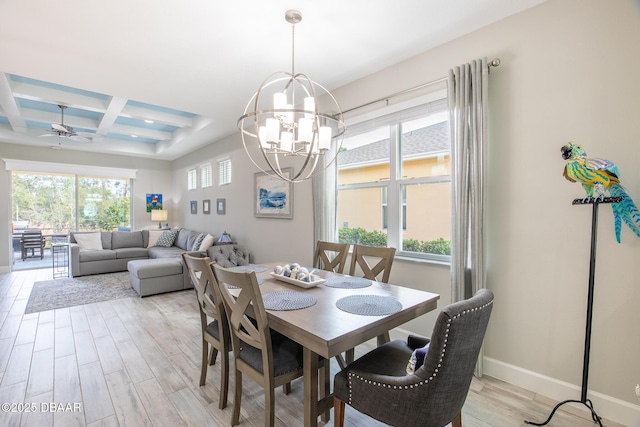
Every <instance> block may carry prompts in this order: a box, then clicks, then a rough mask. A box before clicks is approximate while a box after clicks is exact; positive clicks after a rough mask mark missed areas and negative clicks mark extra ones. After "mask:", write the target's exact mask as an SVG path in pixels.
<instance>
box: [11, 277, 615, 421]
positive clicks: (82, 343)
mask: <svg viewBox="0 0 640 427" xmlns="http://www.w3.org/2000/svg"><path fill="white" fill-rule="evenodd" d="M51 274H52V273H51V269H43V270H32V271H21V272H13V273H10V274H0V403H3V404H4V403H9V404H11V403H13V404H16V405H14V407H13V408H10V409H13V410H20V411H17V412H10V411H9V412H6V411H5V407H4V406H3V411H2V412H0V426H34V427H36V426H37V427H41V426H54V427H68V426H95V427H97V426H133V427H139V426H170V427H176V426H186V425H190V426H218V425H220V426H229V425H230V419H231V405H232V403H231V402H230V405H229V406H228V407H227V408H226V409H225V410H219V409H218V396H219V389H218V386H219V378H220V371H219V367H218V364H216V365H214V366H213V367H210V369H209V374H208V377H207V384H206V385H205V386H204V387H199V386H198V382H199V375H200V354H201V353H200V351H201V350H200V342H201V341H200V331H199V317H198V314H197V311H196V310H197V308H196V302H195V296H194V294H193V291H192V290H190V291H182V292H175V293H170V294H165V295H156V296H152V297H147V298H143V299H140V298H125V299H120V300H114V301H107V302H101V303H94V304H88V305H84V306H77V307H71V308H65V309H59V310H54V311H46V312H41V313H33V314H27V315H25V314H24V309H25V306H26V304H27V300H28V298H29V294H30V292H31V287H32V286H33V283H34V281H40V280H48V279H51ZM362 351H366V345H363V346H359V347H358V349H357V353H361V352H362ZM232 366H233V365H232ZM331 369H332V372H333V373H335V372H337V369H338V367H337V364H335V361H332V366H331ZM302 391H303V390H302V382H301V380H300V379H299V380H296V381H294V383H293V384H292V393H291V394H289V395H284V394H282V392H281V390H280V389H278V390H277V391H276V425H277V426H300V425H302V406H303V400H302V399H303V398H302ZM243 393H244V394H243V398H242V399H243V400H242V412H241V417H240V426H263V425H264V407H263V395H262V391H261V388H260V387H258V386H256V385H255V383H253V382H252V381H251V380H250V379H245V381H244V391H243ZM229 396H230V398H232V396H233V381H231V390H230V392H229ZM25 403H26V404H29V407H28V408H27V409H29V408H31V409H35V411H33V412H26V409H25V408H23V407H18V405H23V404H25ZM555 403H556V402H552V401H550V400H549V399H546V398H543V397H541V396H536V395H535V394H534V393H532V392H529V391H527V390H524V389H521V388H518V387H513V386H510V385H509V384H506V383H504V382H501V381H498V380H495V379H492V378H489V377H484V378H483V379H481V380H474V382H473V384H472V387H471V390H470V392H469V396H468V398H467V403H466V404H465V406H464V409H463V425H464V426H466V427H474V426H482V427H486V426H491V427H501V426H505V427H507V426H508V427H513V426H524V425H525V424H524V422H523V420H524V419H529V420H538V421H541V420H544V419H545V418H546V417H547V416H548V414H549V412H550V411H551V409H552V407H553V406H554V405H555ZM74 405H75V406H76V407H74ZM564 407H565V408H567V410H571V411H572V412H581V411H576V410H574V409H573V408H571V405H565V406H564ZM43 409H44V410H43ZM54 410H55V411H54ZM582 416H584V415H581V414H579V416H576V415H572V414H569V413H567V412H564V411H559V412H558V413H557V414H556V416H555V417H554V419H553V421H552V422H551V423H550V424H549V425H550V426H572V427H573V426H578V427H580V426H593V425H594V423H593V422H592V421H591V420H590V419H586V418H582ZM604 424H605V425H607V426H611V427H615V426H618V425H617V424H615V423H612V422H608V421H606V420H605V421H604ZM328 425H333V422H332V421H330V422H329V423H328ZM346 425H347V426H350V427H353V426H367V427H368V426H378V425H382V424H381V423H378V422H377V421H375V420H372V419H371V418H368V417H366V416H364V415H361V414H359V413H358V412H356V411H355V410H354V409H352V408H349V407H347V410H346Z"/></svg>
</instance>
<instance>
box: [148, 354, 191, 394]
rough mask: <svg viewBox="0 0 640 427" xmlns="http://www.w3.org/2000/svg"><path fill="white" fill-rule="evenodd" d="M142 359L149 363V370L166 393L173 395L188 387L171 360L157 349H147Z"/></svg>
mask: <svg viewBox="0 0 640 427" xmlns="http://www.w3.org/2000/svg"><path fill="white" fill-rule="evenodd" d="M142 357H144V360H146V361H147V364H148V365H149V368H150V369H151V371H152V372H153V374H154V375H155V377H156V379H157V380H158V383H159V384H160V386H161V387H162V389H163V390H164V391H165V393H167V394H169V393H173V392H176V391H178V390H182V389H183V388H185V387H186V386H187V384H186V383H185V382H184V381H183V380H182V377H181V376H180V375H179V374H178V372H176V370H175V369H174V367H173V365H172V364H171V361H170V360H169V358H167V356H165V355H164V354H163V353H162V352H161V351H160V349H158V348H157V347H150V348H147V349H145V351H143V352H142Z"/></svg>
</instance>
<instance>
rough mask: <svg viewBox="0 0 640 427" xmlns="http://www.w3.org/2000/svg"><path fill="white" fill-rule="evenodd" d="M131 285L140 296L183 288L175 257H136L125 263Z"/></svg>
mask: <svg viewBox="0 0 640 427" xmlns="http://www.w3.org/2000/svg"><path fill="white" fill-rule="evenodd" d="M127 270H129V280H130V281H131V287H132V288H133V289H135V291H136V292H137V293H138V294H139V295H140V296H141V297H145V296H148V295H154V294H161V293H163V292H171V291H178V290H182V289H185V286H184V276H183V274H182V262H181V261H180V260H179V259H177V258H155V259H138V260H133V261H129V262H128V263H127Z"/></svg>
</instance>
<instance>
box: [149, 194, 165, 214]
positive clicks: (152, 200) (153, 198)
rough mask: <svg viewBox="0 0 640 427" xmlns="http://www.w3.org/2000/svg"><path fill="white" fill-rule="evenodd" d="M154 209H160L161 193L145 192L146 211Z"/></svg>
mask: <svg viewBox="0 0 640 427" xmlns="http://www.w3.org/2000/svg"><path fill="white" fill-rule="evenodd" d="M154 209H162V194H150V193H147V212H151V211H152V210H154Z"/></svg>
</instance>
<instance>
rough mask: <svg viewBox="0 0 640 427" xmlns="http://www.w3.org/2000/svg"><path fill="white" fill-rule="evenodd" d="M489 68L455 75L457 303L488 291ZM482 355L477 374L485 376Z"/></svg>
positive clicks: (467, 67) (451, 88) (474, 64)
mask: <svg viewBox="0 0 640 427" xmlns="http://www.w3.org/2000/svg"><path fill="white" fill-rule="evenodd" d="M488 83H489V67H488V66H487V59H486V58H484V59H477V60H474V61H471V63H469V64H463V65H460V66H458V67H455V68H453V69H451V70H449V76H448V96H449V120H450V124H451V159H452V166H451V187H452V200H451V211H452V235H451V301H452V302H455V301H460V300H463V299H467V298H469V297H471V296H472V295H473V294H474V293H475V292H476V291H477V290H478V289H482V288H484V287H485V280H486V272H485V236H484V226H485V224H484V215H485V198H486V197H485V194H486V188H485V187H486V185H485V184H486V171H485V164H486V161H485V144H486V139H487V138H486V135H487V129H486V127H487V112H488V105H487V98H488ZM482 357H483V354H482V351H481V352H480V356H479V357H478V364H477V365H476V375H478V376H481V375H482Z"/></svg>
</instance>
